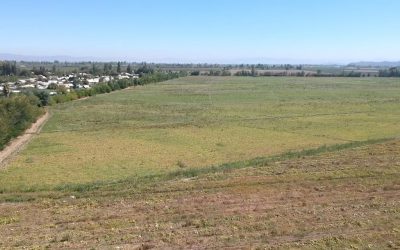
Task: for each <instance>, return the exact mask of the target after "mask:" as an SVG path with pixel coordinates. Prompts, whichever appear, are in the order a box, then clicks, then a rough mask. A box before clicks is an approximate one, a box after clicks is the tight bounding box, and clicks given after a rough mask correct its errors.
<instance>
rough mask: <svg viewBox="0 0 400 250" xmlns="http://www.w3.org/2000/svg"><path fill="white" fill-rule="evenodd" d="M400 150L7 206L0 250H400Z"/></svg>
mask: <svg viewBox="0 0 400 250" xmlns="http://www.w3.org/2000/svg"><path fill="white" fill-rule="evenodd" d="M399 177H400V141H391V142H388V143H384V144H377V145H371V146H367V147H363V148H359V149H353V150H347V151H341V152H337V153H330V154H324V155H321V156H315V157H307V158H302V159H296V160H289V161H284V162H277V163H275V164H272V165H269V166H264V167H259V168H247V169H241V170H235V171H231V172H227V173H218V174H209V175H207V176H201V177H198V178H195V179H181V180H174V181H167V182H162V183H156V184H154V185H147V186H143V187H141V188H139V189H138V188H136V189H135V188H129V187H128V186H126V187H121V189H117V190H109V191H103V192H93V193H70V194H65V195H64V197H63V198H61V199H51V198H40V199H37V200H35V201H32V202H21V203H7V202H4V203H1V204H0V232H1V234H0V248H15V247H20V248H44V247H49V248H57V249H59V248H95V249H110V248H114V249H115V248H118V249H135V248H136V249H150V248H158V249H176V248H185V249H188V248H189V249H209V248H230V249H240V248H242V249H249V248H253V249H257V248H284V249H285V248H290V249H292V248H306V249H307V248H308V249H315V248H319V249H326V248H330V249H378V248H382V249H387V248H394V249H398V248H400V178H399Z"/></svg>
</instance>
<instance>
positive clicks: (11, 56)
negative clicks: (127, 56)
mask: <svg viewBox="0 0 400 250" xmlns="http://www.w3.org/2000/svg"><path fill="white" fill-rule="evenodd" d="M0 60H7V61H35V62H36V61H39V62H53V61H56V60H57V61H60V62H82V61H102V59H101V58H96V57H73V56H64V55H59V56H28V55H16V54H9V53H0Z"/></svg>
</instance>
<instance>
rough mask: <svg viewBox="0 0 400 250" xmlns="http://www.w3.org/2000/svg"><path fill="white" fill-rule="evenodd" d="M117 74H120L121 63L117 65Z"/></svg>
mask: <svg viewBox="0 0 400 250" xmlns="http://www.w3.org/2000/svg"><path fill="white" fill-rule="evenodd" d="M117 73H121V62H118V64H117Z"/></svg>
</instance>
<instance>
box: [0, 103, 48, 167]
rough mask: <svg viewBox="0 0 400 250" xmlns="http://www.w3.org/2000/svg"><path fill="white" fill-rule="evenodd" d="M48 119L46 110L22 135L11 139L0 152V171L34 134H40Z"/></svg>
mask: <svg viewBox="0 0 400 250" xmlns="http://www.w3.org/2000/svg"><path fill="white" fill-rule="evenodd" d="M49 117H50V113H49V111H48V110H46V113H45V114H44V115H43V116H41V117H40V118H39V119H38V120H37V121H36V122H35V123H33V124H32V126H31V127H30V128H28V129H27V130H26V131H25V132H24V133H23V134H22V135H20V136H18V137H17V138H15V139H13V140H12V141H11V142H10V143H8V145H7V146H6V147H5V148H4V149H3V150H2V151H0V169H2V168H5V167H6V165H7V163H8V162H9V161H10V160H11V159H12V157H13V156H15V155H16V154H17V153H18V152H20V151H21V150H22V149H23V148H24V146H25V145H26V144H27V143H28V142H29V141H30V140H31V139H32V137H33V136H34V135H35V134H38V133H39V132H40V130H41V129H42V127H43V125H44V124H45V123H46V121H47V120H48V119H49Z"/></svg>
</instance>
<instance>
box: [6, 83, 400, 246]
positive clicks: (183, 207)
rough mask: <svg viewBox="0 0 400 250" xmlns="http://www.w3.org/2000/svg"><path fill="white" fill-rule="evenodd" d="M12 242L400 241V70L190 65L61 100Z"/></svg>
mask: <svg viewBox="0 0 400 250" xmlns="http://www.w3.org/2000/svg"><path fill="white" fill-rule="evenodd" d="M51 112H52V117H51V118H50V120H49V121H48V123H47V124H46V125H45V127H44V129H43V130H42V132H41V133H40V134H39V135H37V136H35V137H34V139H33V140H32V141H31V142H30V143H29V144H28V146H27V147H26V149H25V150H23V151H22V152H21V153H20V154H19V155H18V156H17V157H16V158H15V159H14V160H13V161H12V162H11V164H9V165H8V166H7V167H6V168H4V169H1V170H0V232H1V234H0V248H1V249H3V248H4V249H14V248H24V249H25V248H26V249H47V248H49V249H114V248H115V249H152V248H155V249H221V248H229V249H238V248H239V249H271V248H272V249H275V248H276V249H388V248H392V249H399V248H400V227H399V225H400V209H399V207H400V192H399V191H400V140H399V138H398V135H399V134H400V126H398V124H399V122H400V82H399V81H398V79H389V78H386V79H382V78H273V77H268V78H262V77H257V78H253V77H247V78H239V77H226V78H225V77H188V78H180V79H177V80H172V81H167V82H163V83H158V84H152V85H147V86H141V87H135V88H131V89H126V90H123V91H117V92H113V93H109V94H104V95H98V96H95V97H91V98H88V99H83V100H78V101H73V102H69V103H64V104H62V105H59V106H53V107H51Z"/></svg>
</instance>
